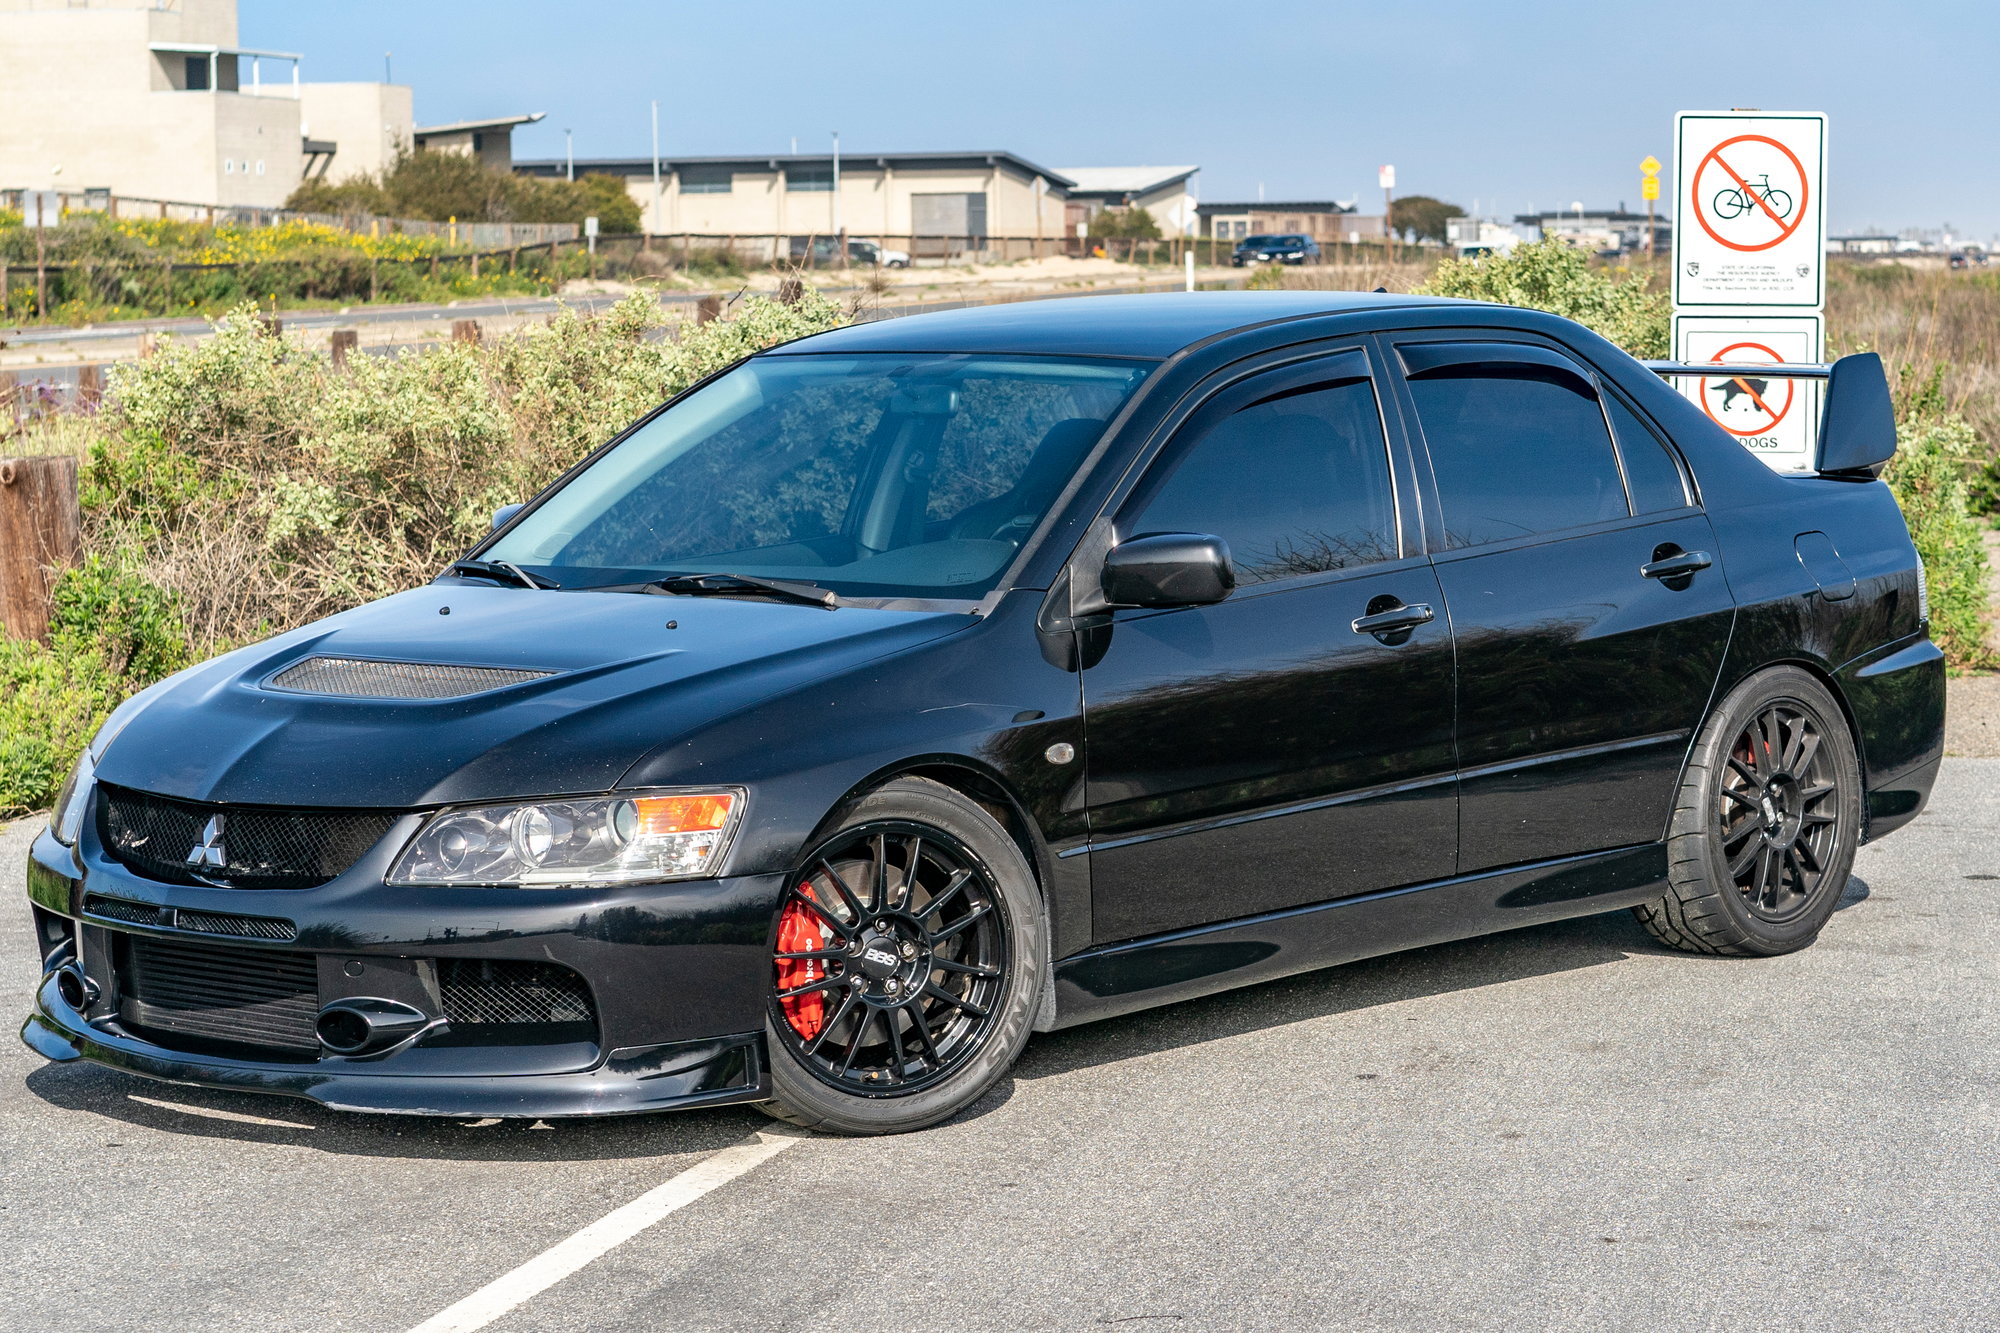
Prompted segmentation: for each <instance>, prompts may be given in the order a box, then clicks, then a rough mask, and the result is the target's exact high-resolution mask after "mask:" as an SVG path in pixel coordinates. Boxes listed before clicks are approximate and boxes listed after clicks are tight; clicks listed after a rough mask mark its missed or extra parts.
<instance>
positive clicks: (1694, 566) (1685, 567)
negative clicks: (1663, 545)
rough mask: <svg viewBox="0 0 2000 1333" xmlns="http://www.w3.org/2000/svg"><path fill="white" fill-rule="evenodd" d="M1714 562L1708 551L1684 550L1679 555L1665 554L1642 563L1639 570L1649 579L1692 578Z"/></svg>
mask: <svg viewBox="0 0 2000 1333" xmlns="http://www.w3.org/2000/svg"><path fill="white" fill-rule="evenodd" d="M1714 563H1715V562H1714V561H1713V560H1711V559H1709V555H1708V552H1706V551H1682V552H1681V553H1680V554H1678V555H1669V556H1663V557H1661V558H1660V559H1658V560H1654V561H1652V562H1651V563H1649V564H1644V565H1641V566H1639V572H1640V573H1641V574H1642V575H1644V576H1645V577H1647V578H1649V579H1685V578H1692V577H1693V576H1694V575H1695V574H1697V573H1699V572H1700V571H1701V570H1704V569H1707V568H1708V567H1709V566H1710V565H1712V564H1714Z"/></svg>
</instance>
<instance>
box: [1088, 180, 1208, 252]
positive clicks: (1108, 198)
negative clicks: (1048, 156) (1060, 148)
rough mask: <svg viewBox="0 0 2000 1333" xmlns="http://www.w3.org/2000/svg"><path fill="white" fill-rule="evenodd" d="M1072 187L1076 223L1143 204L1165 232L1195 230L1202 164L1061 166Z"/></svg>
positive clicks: (1169, 234)
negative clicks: (1110, 210) (1196, 182)
mask: <svg viewBox="0 0 2000 1333" xmlns="http://www.w3.org/2000/svg"><path fill="white" fill-rule="evenodd" d="M1056 170H1057V173H1058V174H1060V175H1063V176H1067V177H1069V178H1070V180H1071V181H1073V182H1075V184H1073V185H1072V186H1071V187H1070V191H1069V199H1070V209H1069V214H1070V218H1071V221H1072V223H1080V224H1082V225H1084V226H1088V225H1089V222H1090V219H1091V218H1094V217H1096V216H1097V215H1098V214H1099V213H1102V212H1103V211H1104V210H1105V209H1107V208H1143V209H1145V210H1146V211H1147V212H1148V213H1151V214H1152V215H1153V221H1154V222H1156V223H1157V224H1158V225H1159V228H1160V235H1162V236H1181V235H1185V234H1187V233H1188V232H1191V231H1193V230H1194V224H1195V218H1196V213H1195V207H1196V205H1195V198H1194V177H1195V173H1196V172H1198V171H1200V170H1201V168H1200V167H1058V168H1057V169H1056Z"/></svg>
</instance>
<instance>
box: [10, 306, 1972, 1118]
mask: <svg viewBox="0 0 2000 1333" xmlns="http://www.w3.org/2000/svg"><path fill="white" fill-rule="evenodd" d="M1825 398H1826V402H1827V407H1826V414H1825V426H1824V430H1823V434H1822V437H1821V440H1820V445H1819V455H1818V458H1817V464H1818V467H1817V470H1816V471H1814V472H1810V473H1798V474H1780V473H1778V472H1774V471H1773V470H1772V469H1771V468H1769V467H1767V466H1766V465H1765V464H1764V463H1763V462H1761V461H1759V460H1758V459H1757V458H1755V457H1753V456H1752V455H1751V454H1749V453H1748V452H1746V451H1745V450H1744V449H1743V448H1741V447H1740V446H1738V445H1737V444H1736V443H1735V442H1734V441H1733V440H1732V439H1731V438H1730V437H1729V436H1727V435H1726V434H1724V433H1723V432H1722V431H1721V430H1720V429H1719V428H1718V427H1716V426H1715V425H1714V424H1713V423H1712V422H1711V421H1710V420H1709V419H1708V418H1707V416H1706V415H1705V414H1704V413H1703V412H1702V411H1701V409H1700V408H1699V407H1698V406H1697V405H1696V404H1694V403H1691V402H1689V401H1688V400H1687V399H1685V398H1683V397H1681V396H1680V395H1679V394H1677V393H1676V392H1674V391H1673V390H1672V389H1670V388H1668V387H1667V386H1666V385H1665V384H1664V383H1663V382H1662V381H1661V379H1660V378H1659V377H1658V376H1657V375H1655V374H1653V373H1651V372H1649V371H1648V370H1647V369H1646V368H1645V367H1643V366H1642V365H1640V364H1639V363H1638V362H1636V361H1634V360H1632V359H1631V358H1630V357H1628V356H1626V355H1625V354H1624V353H1622V352H1620V351H1618V350H1617V349H1616V348H1614V347H1612V346H1611V345H1610V344H1608V343H1606V342H1605V341H1604V340H1603V339H1601V338H1599V337H1597V336H1595V335H1594V334H1591V333H1589V332H1587V331H1586V330H1584V329H1582V328H1580V327H1578V326H1577V325H1575V324H1572V323H1569V322H1567V321H1565V320H1561V319H1557V318H1554V317H1551V316H1547V315H1541V314H1536V313H1531V312H1527V311H1522V310H1516V309H1509V308H1505V307H1497V306H1486V305H1478V304H1470V303H1464V302H1452V301H1441V300H1427V299H1421V298H1413V297H1407V296H1387V295H1382V296H1366V295H1351V294H1341V293H1324V292H1313V293H1305V292H1296V293H1286V292H1269V293H1259V292H1245V293H1206V294H1189V295H1184V296H1182V295H1175V296H1133V297H1100V298H1091V299H1087V300H1073V301H1050V302H1044V303H1032V304H1019V305H1006V306H998V307H991V308H987V309H978V310H964V311H954V312H949V313H940V314H933V315H925V316H920V317H915V318H909V319H902V320H896V321H891V322H884V323H876V324H864V325H857V326H853V327H849V328H845V329H840V330H837V331H834V332H831V333H826V334H821V335H819V336H817V337H812V338H807V339H804V340H802V341H799V342H794V343H791V344H789V345H787V346H784V347H780V348H777V349H774V350H772V351H770V352H766V353H764V354H762V355H759V356H756V357H753V358H751V359H750V360H748V361H746V362H744V363H742V364H740V365H738V366H737V367H735V368H733V369H731V370H728V371H726V372H723V373H721V374H719V375H716V376H714V377H713V378H711V379H709V380H707V381H706V382H704V383H702V384H700V385H698V386H696V387H695V388H694V389H692V390H690V391H689V392H688V393H686V394H684V395H682V396H681V397H680V398H678V399H676V400H675V401H674V402H673V403H672V404H670V405H668V406H666V407H665V408H663V409H661V410H659V411H657V412H655V413H654V414H652V415H650V416H649V417H647V418H646V419H645V420H643V421H641V422H640V423H638V424H637V425H636V426H634V427H633V428H632V429H631V430H630V431H628V432H627V433H625V434H624V435H623V436H622V437H620V438H619V439H617V440H614V441H613V442H612V443H610V444H609V445H607V446H605V447H604V448H603V449H602V450H600V451H599V452H597V453H596V454H594V455H593V456H592V457H591V458H589V459H588V460H586V461H585V462H584V463H583V464H581V465H580V466H578V467H577V468H575V469H574V470H573V471H571V472H570V473H569V474H567V475H566V476H564V477H563V478H561V479H560V480H559V481H558V482H557V483H556V484H555V485H554V486H552V487H550V488H549V489H548V490H547V491H546V492H544V493H543V494H542V495H540V496H538V497H536V498H535V500H534V501H533V502H532V503H531V504H529V505H527V506H526V507H525V508H521V509H519V510H518V512H511V511H509V512H503V515H502V520H503V521H502V523H501V526H500V527H499V528H498V530H497V531H496V532H495V533H494V534H493V535H492V536H491V537H490V538H489V539H488V540H487V541H486V542H484V543H483V544H482V545H481V546H480V547H479V548H478V549H476V550H475V551H474V552H473V553H472V555H471V556H470V557H469V558H468V559H466V560H465V561H463V562H461V563H460V564H458V565H457V566H455V567H454V568H453V569H452V570H451V571H449V572H448V573H446V574H445V575H443V576H441V577H440V578H439V579H438V580H437V581H436V582H435V583H433V584H430V585H428V586H425V587H422V588H418V589H415V590H412V591H409V592H405V593H402V594H399V595H397V596H394V597H390V598H387V599H385V600H383V601H381V602H377V603H375V604H372V605H368V606H363V607H360V608H358V609H356V610H353V611H349V612H346V613H344V614H342V615H337V616H334V617H332V618H330V619H328V620H325V621H322V622H320V623H318V624H315V625H311V626H308V627H306V628H304V629H300V630H297V631H294V632H291V633H288V634H285V635H282V636H279V637H277V638H275V639H272V640H270V641H268V642H265V643H260V644H256V645H253V646H251V647H247V648H244V649H241V650H239V651H237V652H234V653H231V654H229V655H228V656H225V657H222V658H218V659H216V660H215V661H212V662H209V663H206V664H204V665H202V666H198V667H195V668H193V669H191V670H188V671H186V672H183V673H182V674H180V675H179V676H176V677H174V678H172V679H170V680H168V681H165V682H163V683H161V684H160V685H157V686H155V687H153V688H152V689H150V690H148V691H146V692H145V693H143V694H141V695H139V696H138V697H137V698H135V699H134V700H132V701H131V702H130V703H128V704H126V705H125V706H124V707H122V708H121V709H119V710H118V712H117V713H116V714H115V715H114V716H113V717H112V718H111V719H110V721H109V722H108V723H107V724H106V725H105V727H104V729H103V730H102V732H100V733H99V735H98V736H97V737H96V739H95V740H94V741H93V743H92V744H91V745H90V747H89V751H88V753H87V754H86V755H85V756H84V758H83V760H82V762H81V763H80V764H79V766H78V769H77V772H76V774H75V776H74V778H73V779H72V781H71V782H70V784H69V787H68V788H67V790H66V791H65V792H64V794H63V796H62V799H61V802H60V805H59V807H58V809H57V810H56V811H55V813H54V815H53V816H52V818H51V823H50V827H49V829H48V830H47V832H46V833H44V834H43V835H42V836H41V837H40V838H39V839H38V841H37V842H36V844H35V847H34V850H33V859H32V862H31V864H30V866H29V880H28V882H29V893H30V895H31V897H32V899H33V905H34V919H35V925H36V931H37V938H38V942H39V945H40V949H41V954H42V961H43V966H44V972H45V976H44V978H43V981H42V984H41V985H40V987H39V990H38V993H37V995H36V997H35V1002H34V1007H33V1010H32V1012H31V1014H30V1015H29V1017H28V1020H27V1023H26V1026H25V1028H24V1033H23V1035H24V1037H25V1039H26V1040H27V1042H28V1043H29V1044H30V1045H31V1046H32V1047H33V1048H34V1049H35V1050H37V1051H39V1052H41V1053H42V1054H43V1055H44V1056H46V1057H48V1058H50V1059H54V1060H74V1059H78V1058H82V1059H88V1060H95V1061H99V1062H101V1063H104V1064H107V1065H110V1066H113V1067H116V1068H119V1069H122V1070H126V1071H129V1072H132V1073H135V1074H143V1075H150V1076H153V1077H157V1078H164V1079H173V1080H177V1081H181V1082H187V1083H196V1084H208V1085H212V1086H216V1087H225V1088H233V1089H261V1090H265V1091H270V1092H276V1093H289V1094H293V1095H297V1096H301V1097H308V1098H312V1099H314V1100H316V1101H319V1102H322V1103H324V1104H326V1105H329V1106H335V1107H344V1108H350V1109H356V1110H371V1111H406V1112H424V1113H435V1114H447V1115H464V1116H510V1115H511V1116H555V1115H594V1114H609V1113H619V1112H635V1111H649V1110H654V1109H659V1108H666V1107H680V1106H692V1105H703V1104H714V1103H720V1102H758V1103H762V1104H764V1105H765V1106H767V1107H768V1109H770V1110H771V1111H772V1112H773V1113H774V1114H777V1115H781V1116H784V1117H787V1118H789V1119H791V1120H794V1121H796V1122H799V1123H802V1124H806V1125H811V1126H818V1127H824V1128H827V1129H831V1130H836V1131H843V1132H852V1133H871V1132H884V1131H893V1130H902V1129H911V1128H915V1127H919V1126H923V1125H927V1124H931V1123H933V1122H935V1121H937V1120H939V1119H941V1118H943V1117H946V1116H949V1115H951V1114H952V1113H954V1112H955V1111H958V1110H959V1109H961V1108H963V1107H965V1106H967V1105H968V1104H969V1103H971V1102H972V1101H973V1100H974V1099H976V1098H978V1097H979V1096H980V1095H981V1094H982V1093H983V1092H984V1091H986V1090H987V1089H988V1088H990V1087H992V1086H993V1084H994V1082H995V1081H996V1080H998V1079H999V1078H1001V1077H1002V1076H1003V1074H1004V1073H1005V1072H1006V1070H1007V1068H1008V1066H1009V1065H1010V1064H1011V1063H1012V1062H1013V1060H1014V1059H1015V1057H1016V1056H1017V1055H1018V1054H1019V1053H1020V1051H1021V1049H1022V1046H1023V1045H1024V1043H1026V1042H1027V1041H1028V1040H1029V1037H1030V1033H1031V1032H1034V1031H1040V1030H1047V1029H1051V1028H1058V1027H1064V1026H1068V1025H1071V1024H1076V1023H1083V1022H1088V1021H1090V1020H1092V1019H1098V1018H1104V1017H1107V1016H1110V1015H1114V1014H1122V1013H1127V1012H1129V1011H1132V1010H1136V1009H1141V1008H1144V1007H1146V1006H1150V1005H1158V1004H1163V1003H1167V1002H1169V1001H1174V1000H1179V999H1184V998H1187V997H1190V996H1197V995H1202V994H1205V993H1208V992H1212V991H1216V990H1220V989H1223V988H1226V987H1230V986H1239V985H1243V984H1245V983H1249V982H1257V981H1263V980H1267V979H1270V978H1273V977H1280V976H1284V975H1287V974H1290V973H1296V972H1300V971H1303V970H1307V969H1311V968H1318V967H1323V966H1326V965H1328V964H1332V963H1339V962H1343V961H1346V960H1350V959H1357V958H1362V957H1366V956H1370V955H1376V954H1382V953H1386V952H1391V951H1394V950H1398V949H1406V948H1410V947H1412V946H1415V945H1423V944H1429V943H1432V942H1436V941H1441V940H1448V939H1453V938H1458V937H1464V936H1471V935H1477V934H1480V933H1482V932H1489V931H1497V930H1506V929H1510V928H1512V927H1517V926H1526V925H1532V924H1535V923H1539V922H1546V921H1551V920H1555V919H1558V918H1563V917H1572V916H1580V915H1585V914H1589V913H1595V912H1606V911H1613V910H1622V909H1631V910H1633V911H1635V912H1637V914H1638V916H1639V918H1640V919H1641V920H1642V921H1643V922H1645V924H1646V926H1647V927H1648V928H1649V929H1650V930H1651V931H1652V932H1653V933H1654V934H1655V935H1656V936H1657V937H1658V938H1659V939H1660V940H1662V941H1664V942H1665V943H1667V944H1669V945H1672V946H1674V947H1676V948H1680V949H1686V950H1689V951H1692V952H1696V953H1708V954H1736V955H1772V954H1781V953H1785V952H1787V951H1790V950H1794V949H1798V948H1801V947H1803V946H1805V945H1807V944H1810V943H1811V942H1812V941H1813V939H1814V938H1815V936H1817V935H1818V934H1819V932H1820V930H1821V929H1822V928H1823V927H1824V926H1825V925H1826V924H1827V921H1828V919H1829V916H1830V915H1831V913H1832V912H1833V909H1834V906H1835V903H1836V902H1837V900H1838V899H1839V898H1840V895H1841V893H1842V890H1843V888H1844V886H1845V884H1846V882H1847V877H1848V871H1849V867H1850V865H1851V864H1852V860H1853V856H1854V851H1855V847H1856V845H1857V844H1858V843H1860V842H1861V841H1863V840H1865V839H1869V838H1876V837H1880V836H1882V835H1883V834H1886V833H1888V832H1890V831H1892V830H1894V829H1895V828H1897V827H1898V826H1900V825H1902V824H1904V823H1905V822H1907V821H1908V820H1910V819H1911V818H1913V817H1914V816H1915V815H1916V814H1917V812H1918V811H1919V810H1920V809H1921V808H1922V807H1923V804H1924V802H1925V800H1926V798H1927V796H1928V794H1929V792H1930V788H1931V784H1932V780H1933V778H1934V777H1935V775H1936V773H1937V768H1938V763H1939V755H1940V751H1941V731H1942V717H1943V707H1944V704H1943V699H1944V668H1943V662H1942V660H1941V657H1940V654H1939V652H1938V649H1937V648H1936V647H1935V646H1934V645H1933V644H1932V643H1931V641H1930V638H1929V634H1928V623H1927V622H1928V612H1927V609H1926V606H1925V590H1924V583H1923V578H1922V573H1921V570H1920V568H1919V565H1918V561H1917V557H1916V553H1915V551H1914V550H1913V549H1912V547H1911V543H1910V539H1909V536H1908V533H1907V532H1906V530H1905V528H1904V525H1903V521H1902V518H1901V516H1900V514H1899V512H1898V510H1897V508H1896V505H1895V502H1894V500H1893V498H1892V497H1891V496H1890V494H1889V491H1888V490H1887V488H1886V487H1885V486H1884V485H1883V484H1882V483H1881V482H1880V481H1878V480H1877V479H1876V473H1877V472H1878V471H1879V469H1880V466H1881V464H1882V463H1883V462H1884V460H1886V459H1887V458H1888V457H1889V455H1890V453H1891V452H1892V451H1893V449H1894V431H1893V423H1892V422H1891V420H1890V419H1889V414H1888V396H1887V392H1886V387H1885V385H1884V384H1883V380H1882V374H1881V368H1880V363H1879V362H1877V361H1875V360H1874V359H1873V358H1850V359H1848V360H1845V361H1842V362H1840V363H1838V364H1837V365H1836V366H1835V367H1834V368H1833V370H1832V372H1831V383H1829V384H1828V385H1827V386H1826V387H1825ZM1690 1039H1696V1038H1695V1037H1694V1035H1693V1034H1691V1038H1690ZM1699 1039H1703V1040H1726V1034H1723V1033H1715V1034H1706V1035H1704V1036H1702V1037H1701V1038H1699Z"/></svg>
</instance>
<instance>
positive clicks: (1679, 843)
mask: <svg viewBox="0 0 2000 1333" xmlns="http://www.w3.org/2000/svg"><path fill="white" fill-rule="evenodd" d="M1861 800H1862V796H1861V764H1860V758H1859V755H1858V754H1857V752H1856V750H1855V745H1854V735H1853V732H1852V731H1850V730H1849V728H1848V725H1847V715H1846V714H1845V713H1844V712H1842V711H1841V707H1840V704H1839V701H1837V700H1836V699H1835V698H1834V697H1833V695H1832V693H1831V692H1829V691H1828V689H1827V687H1826V686H1825V685H1824V684H1823V683H1822V682H1821V681H1820V679H1819V678H1818V677H1817V676H1815V675H1813V674H1812V673H1811V672H1809V671H1806V670H1804V669H1803V668H1800V667H1794V666H1783V667H1773V668H1771V669H1769V670H1766V671H1762V672H1759V673H1758V674H1757V675H1755V676H1752V677H1750V678H1749V679H1748V680H1746V681H1744V682H1743V683H1742V684H1741V685H1738V686H1737V687H1736V688H1735V689H1734V690H1732V691H1730V693H1729V696H1728V697H1727V698H1725V699H1724V700H1723V701H1722V702H1721V703H1720V704H1718V705H1717V706H1716V708H1715V711H1714V712H1713V713H1711V714H1710V715H1709V718H1708V721H1707V722H1706V723H1705V724H1704V725H1703V726H1702V730H1701V734H1700V735H1699V736H1698V737H1697V738H1696V740H1695V743H1694V748H1693V750H1692V751H1691V752H1690V754H1689V756H1688V762H1687V767H1686V769H1685V770H1684V771H1683V773H1682V777H1681V785H1680V790H1679V792H1678V794H1677V795H1676V798H1675V802H1674V810H1673V814H1672V817H1671V819H1670V821H1669V823H1668V826H1667V839H1666V852H1667V858H1666V859H1667V883H1666V886H1665V887H1666V891H1665V892H1664V893H1662V894H1661V896H1660V897H1659V898H1657V899H1656V900H1654V901H1653V902H1651V903H1646V904H1643V905H1641V906H1638V907H1635V908H1633V909H1632V910H1633V913H1634V914H1635V915H1637V916H1638V918H1639V920H1640V921H1641V922H1642V923H1643V924H1644V925H1645V927H1646V929H1647V930H1648V931H1650V932H1651V933H1652V935H1653V938H1655V939H1657V940H1659V941H1660V942H1661V943H1662V944H1666V945H1670V946H1671V947H1673V948H1676V949H1682V950H1685V951H1687V952H1689V953H1706V954H1736V955H1750V956H1756V957H1769V956H1771V955H1775V954H1781V953H1790V952H1791V951H1793V950H1794V949H1803V948H1805V947H1806V946H1807V945H1809V944H1811V943H1812V942H1813V941H1814V940H1815V939H1817V938H1818V937H1819V932H1820V930H1821V929H1822V928H1824V927H1825V925H1826V923H1827V921H1828V920H1829V919H1830V918H1831V917H1832V916H1833V912H1834V909H1835V908H1836V907H1837V906H1839V904H1840V898H1841V895H1842V894H1843V893H1844V892H1845V891H1846V889H1847V882H1848V872H1849V871H1850V870H1851V869H1852V868H1853V866H1854V849H1855V847H1856V845H1857V844H1858V842H1859V841H1860V834H1861Z"/></svg>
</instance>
